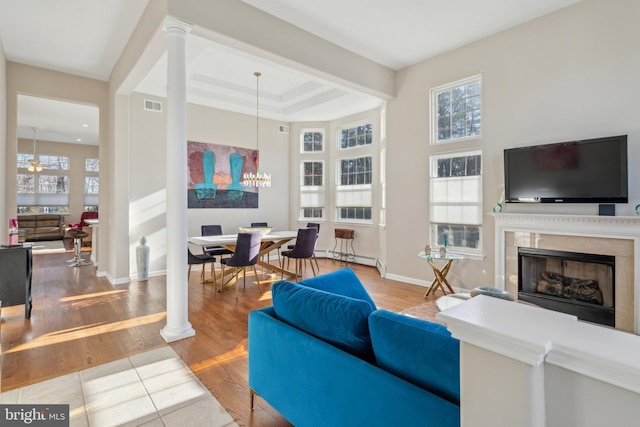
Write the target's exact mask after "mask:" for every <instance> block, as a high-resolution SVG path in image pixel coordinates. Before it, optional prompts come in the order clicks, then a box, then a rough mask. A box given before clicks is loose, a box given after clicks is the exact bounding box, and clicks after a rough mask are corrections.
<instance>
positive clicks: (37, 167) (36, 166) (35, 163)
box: [27, 128, 42, 172]
mask: <svg viewBox="0 0 640 427" xmlns="http://www.w3.org/2000/svg"><path fill="white" fill-rule="evenodd" d="M31 129H33V159H31V160H29V167H28V168H27V170H28V171H29V172H41V171H42V165H41V164H40V160H38V156H37V154H36V128H31Z"/></svg>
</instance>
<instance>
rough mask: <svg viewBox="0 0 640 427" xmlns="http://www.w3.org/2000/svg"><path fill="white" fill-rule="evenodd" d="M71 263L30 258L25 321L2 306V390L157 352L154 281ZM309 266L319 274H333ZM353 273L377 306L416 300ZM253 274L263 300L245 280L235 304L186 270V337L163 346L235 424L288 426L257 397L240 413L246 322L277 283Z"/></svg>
mask: <svg viewBox="0 0 640 427" xmlns="http://www.w3.org/2000/svg"><path fill="white" fill-rule="evenodd" d="M85 256H88V255H85ZM71 257H72V253H70V252H68V253H61V254H42V255H39V254H35V255H34V257H33V261H34V273H33V290H32V292H33V311H32V317H31V320H27V319H25V318H24V306H15V307H5V308H2V313H1V314H2V324H1V327H2V329H1V343H2V374H1V380H2V383H1V388H2V391H3V392H4V391H8V390H12V389H14V388H17V387H21V386H25V385H28V384H31V383H34V382H38V381H42V380H46V379H49V378H53V377H57V376H60V375H64V374H68V373H71V372H74V371H78V370H82V369H85V368H89V367H93V366H96V365H99V364H102V363H106V362H110V361H113V360H117V359H120V358H123V357H127V356H130V355H132V354H136V353H140V352H142V351H146V350H149V349H152V348H156V347H160V346H165V345H167V344H166V343H165V341H164V340H163V339H162V337H161V336H160V333H159V332H160V330H161V329H162V327H163V326H164V325H165V323H166V322H165V315H166V312H165V310H166V307H165V295H166V289H165V286H166V283H165V277H164V276H161V277H152V278H150V280H149V281H147V282H137V281H132V282H130V283H127V284H124V285H114V286H112V285H111V284H110V283H109V282H108V280H107V279H106V278H96V276H95V269H94V268H93V267H91V266H89V267H81V268H70V267H68V266H67V263H66V260H67V259H70V258H71ZM319 262H320V271H321V272H322V273H326V272H329V271H332V270H335V269H338V268H341V267H343V264H342V263H333V262H331V261H330V260H324V259H320V260H319ZM353 268H354V271H355V272H356V274H357V275H358V277H359V278H360V280H361V281H362V282H363V283H364V285H365V287H366V288H367V290H368V291H369V293H370V294H371V296H372V298H373V300H374V301H375V302H376V304H377V305H378V307H379V308H386V309H388V310H391V311H401V310H403V309H405V308H408V307H412V306H417V305H420V304H423V303H424V302H425V299H424V298H423V294H424V291H425V289H424V288H422V287H419V286H415V285H410V284H406V283H401V282H396V281H392V280H385V279H382V278H380V275H379V274H378V271H377V270H376V269H375V268H373V267H367V266H362V265H355V266H353ZM207 273H208V272H207ZM308 274H311V270H310V269H309V271H308ZM258 275H259V278H260V280H261V283H262V284H263V290H264V293H260V291H259V290H258V286H257V285H256V284H255V282H254V281H253V279H254V277H253V275H252V274H248V275H247V285H246V289H244V290H243V289H242V288H240V296H239V298H238V299H237V300H236V298H235V292H233V291H231V292H230V291H225V292H222V293H219V292H216V291H215V290H214V288H213V286H212V285H210V284H206V285H202V284H201V283H200V270H199V267H198V266H195V267H194V270H193V271H192V273H191V278H190V280H189V321H190V322H191V324H192V325H193V328H194V329H195V330H196V335H195V337H192V338H187V339H183V340H180V341H177V342H174V343H171V344H170V345H171V347H172V348H173V349H174V350H175V351H176V352H177V353H178V354H179V355H180V357H181V358H182V359H183V360H184V361H185V363H186V364H187V365H188V366H189V367H190V368H191V370H192V371H193V372H194V373H195V374H196V376H197V377H198V378H199V379H200V381H201V382H202V383H203V384H204V385H205V386H206V387H207V388H208V389H209V390H210V391H211V393H212V394H213V395H214V396H215V397H216V398H217V399H218V400H219V401H220V403H221V404H222V405H223V406H224V407H225V408H226V409H227V410H228V411H229V413H230V414H231V416H233V417H234V419H235V420H236V421H237V423H238V424H239V425H241V426H289V425H290V424H289V423H288V422H287V421H286V420H285V419H284V418H283V417H282V416H280V415H279V414H278V413H277V412H276V411H275V410H274V409H272V408H271V407H270V406H269V405H268V404H267V403H266V402H265V401H264V400H262V399H260V398H258V399H256V405H255V410H254V411H253V412H252V411H250V409H249V389H248V386H247V351H246V350H247V315H248V313H249V312H250V311H252V310H255V309H257V308H261V307H265V306H269V305H271V296H270V288H271V283H273V282H274V281H276V280H278V279H279V276H278V277H273V276H270V275H269V274H268V272H264V273H261V271H260V269H258ZM241 285H242V283H241ZM429 301H431V302H432V301H433V297H430V299H429Z"/></svg>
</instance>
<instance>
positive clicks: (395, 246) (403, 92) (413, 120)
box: [387, 0, 640, 288]
mask: <svg viewBox="0 0 640 427" xmlns="http://www.w3.org/2000/svg"><path fill="white" fill-rule="evenodd" d="M638 16H640V3H639V2H637V1H634V0H617V1H615V7H613V6H612V4H611V2H607V1H603V0H584V1H583V2H581V3H578V4H577V5H575V6H571V7H569V8H566V9H563V10H560V11H559V12H556V13H553V14H550V15H547V16H544V17H541V18H539V19H536V20H534V21H531V22H529V23H525V24H523V25H520V26H518V27H515V28H513V29H510V30H507V31H504V32H502V33H500V34H497V35H495V36H492V37H489V38H487V39H484V40H482V41H480V42H477V43H474V44H471V45H468V46H465V47H462V48H460V49H456V50H454V51H451V52H449V53H446V54H443V55H440V56H438V57H436V58H433V59H430V60H427V61H425V62H422V63H420V64H418V65H415V66H412V67H409V68H407V69H405V70H402V71H400V72H399V73H398V79H397V89H398V95H397V98H395V99H393V100H391V101H389V102H388V107H387V117H388V126H387V130H388V131H387V139H388V144H387V196H388V199H387V206H388V215H387V239H388V259H387V268H388V271H389V272H390V273H392V274H394V275H397V276H398V277H401V278H405V279H406V280H407V281H415V279H418V281H419V280H422V281H424V282H425V283H426V282H427V281H430V280H431V273H430V271H428V270H427V268H426V266H425V264H424V262H423V261H421V260H420V259H418V258H417V257H416V255H415V254H416V253H417V252H418V251H419V250H421V248H422V247H424V244H425V243H426V242H427V241H428V232H429V231H428V225H429V209H428V207H429V204H428V202H429V194H428V157H429V155H430V154H433V153H436V152H442V151H446V150H452V151H453V150H460V149H464V148H469V147H475V146H480V147H482V152H483V180H484V186H483V196H484V197H483V209H484V212H490V211H491V208H492V207H493V206H494V205H495V203H496V202H497V201H498V199H499V198H500V196H501V192H502V186H503V175H502V174H503V169H502V168H503V162H502V154H503V150H504V149H505V148H508V147H516V146H525V145H531V144H539V143H550V142H560V141H565V140H573V139H586V138H595V137H600V136H607V135H617V134H628V135H629V159H630V160H629V165H630V168H629V171H630V175H629V184H630V193H629V200H630V203H629V204H628V205H626V204H625V205H618V206H617V214H618V215H632V209H633V207H634V206H635V204H637V203H638V200H640V186H639V185H638V182H639V181H640V174H639V173H638V169H637V168H634V167H633V165H634V159H638V158H640V121H639V120H638V102H637V94H638V89H639V88H640V84H639V83H638V79H637V76H638V72H639V71H640V27H639V26H638V25H637V17H638ZM476 74H482V80H483V136H482V138H481V139H479V140H475V141H468V142H461V143H453V144H449V145H446V146H438V147H433V146H430V145H429V138H428V136H429V131H430V129H429V89H430V88H432V87H436V86H439V85H442V84H446V83H449V82H453V81H456V80H459V79H461V78H465V77H469V76H472V75H476ZM603 173H606V171H603ZM506 210H510V211H511V210H512V211H515V210H530V211H536V212H550V213H589V214H597V205H593V204H592V205H560V206H549V205H540V206H531V205H527V206H517V207H516V206H512V205H509V206H507V207H506ZM483 221H484V224H483V240H484V241H483V247H482V249H483V253H484V255H485V256H486V258H485V259H484V261H476V260H464V261H461V262H457V263H456V264H454V265H453V267H452V269H451V271H450V273H449V278H450V279H452V280H450V282H451V283H452V284H453V285H454V286H457V287H461V288H474V287H476V286H491V285H492V284H493V282H494V271H493V270H494V266H493V264H494V258H493V254H494V227H493V220H492V217H491V216H490V215H488V214H486V215H485V216H484V219H483Z"/></svg>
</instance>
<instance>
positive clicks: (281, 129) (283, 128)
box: [278, 125, 289, 135]
mask: <svg viewBox="0 0 640 427" xmlns="http://www.w3.org/2000/svg"><path fill="white" fill-rule="evenodd" d="M278 132H280V133H284V134H287V135H289V126H287V125H278Z"/></svg>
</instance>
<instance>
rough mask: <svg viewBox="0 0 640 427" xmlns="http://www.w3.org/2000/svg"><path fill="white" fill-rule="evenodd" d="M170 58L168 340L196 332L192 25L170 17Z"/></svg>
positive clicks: (165, 335)
mask: <svg viewBox="0 0 640 427" xmlns="http://www.w3.org/2000/svg"><path fill="white" fill-rule="evenodd" d="M164 29H165V31H166V32H167V37H168V59H167V248H168V251H167V324H166V325H165V327H164V328H162V330H161V331H160V335H162V337H163V338H164V339H165V341H167V342H172V341H177V340H180V339H183V338H187V337H191V336H194V335H195V333H196V331H195V330H194V329H193V328H192V327H191V323H189V319H188V314H189V310H188V281H187V252H186V251H185V249H187V238H188V236H187V85H186V35H187V33H189V32H190V31H191V25H190V24H187V23H185V22H182V21H179V20H176V19H173V18H168V19H167V21H166V22H165V25H164Z"/></svg>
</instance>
